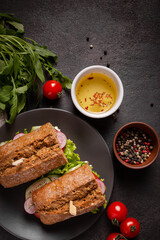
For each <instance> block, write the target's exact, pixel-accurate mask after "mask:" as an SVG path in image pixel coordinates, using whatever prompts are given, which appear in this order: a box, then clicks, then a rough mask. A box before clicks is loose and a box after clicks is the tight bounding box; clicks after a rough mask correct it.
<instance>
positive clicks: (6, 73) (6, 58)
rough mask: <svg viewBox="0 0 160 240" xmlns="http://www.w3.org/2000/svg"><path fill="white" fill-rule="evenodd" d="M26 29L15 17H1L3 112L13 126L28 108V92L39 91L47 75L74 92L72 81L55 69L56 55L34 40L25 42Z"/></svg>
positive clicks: (0, 105) (0, 90)
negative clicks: (16, 119) (45, 74)
mask: <svg viewBox="0 0 160 240" xmlns="http://www.w3.org/2000/svg"><path fill="white" fill-rule="evenodd" d="M23 35H24V27H23V25H22V23H21V21H20V20H19V19H17V18H15V17H14V16H13V14H4V13H1V14H0V109H2V110H6V111H7V113H8V116H9V118H8V119H7V120H6V122H7V123H10V124H11V123H13V121H14V120H15V118H16V116H17V114H19V113H20V112H21V111H22V110H23V109H24V108H25V106H26V97H27V93H28V91H33V90H34V89H38V79H39V80H40V81H41V82H42V83H44V82H45V77H44V72H45V71H46V72H48V73H49V75H50V77H51V78H52V79H54V80H57V81H58V82H60V83H61V85H62V88H67V89H70V88H71V83H72V82H71V80H70V79H69V78H68V77H66V76H63V74H62V73H61V72H60V71H58V70H57V69H55V68H54V67H53V64H55V63H56V62H57V55H56V54H54V53H52V52H51V51H49V50H48V49H47V47H46V46H40V45H39V44H37V43H36V42H35V41H34V40H32V39H29V38H24V37H23Z"/></svg>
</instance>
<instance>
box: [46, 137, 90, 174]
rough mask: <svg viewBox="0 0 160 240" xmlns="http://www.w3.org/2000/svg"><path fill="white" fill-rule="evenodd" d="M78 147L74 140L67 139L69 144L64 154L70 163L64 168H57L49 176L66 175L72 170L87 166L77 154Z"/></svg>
mask: <svg viewBox="0 0 160 240" xmlns="http://www.w3.org/2000/svg"><path fill="white" fill-rule="evenodd" d="M75 150H76V145H75V144H74V143H73V141H72V140H70V139H67V144H66V147H65V151H64V154H65V156H66V158H67V160H68V163H67V164H65V165H64V166H61V167H59V168H56V169H54V170H52V171H50V172H49V173H48V174H47V175H60V176H62V175H64V174H66V173H68V172H70V171H71V169H73V168H76V167H80V166H82V165H84V164H85V162H83V161H81V160H80V157H79V154H77V153H75V152H74V151H75Z"/></svg>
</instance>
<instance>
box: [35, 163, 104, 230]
mask: <svg viewBox="0 0 160 240" xmlns="http://www.w3.org/2000/svg"><path fill="white" fill-rule="evenodd" d="M32 199H33V203H34V204H35V206H36V209H37V213H38V215H39V216H40V220H41V221H42V223H44V224H46V225H51V224H55V223H57V222H61V221H64V220H66V219H68V218H71V217H73V216H77V215H81V214H84V213H87V212H90V211H92V210H93V209H95V208H98V207H100V206H102V205H104V203H105V198H104V196H103V194H102V192H101V189H100V188H99V186H98V184H97V181H96V179H95V177H94V175H93V173H92V171H91V169H90V167H89V165H88V164H85V165H83V166H81V167H79V168H78V169H76V170H74V171H72V172H69V173H67V174H65V175H63V176H62V177H60V178H59V179H57V180H55V181H53V182H51V183H48V184H47V185H45V186H44V187H42V188H41V189H37V190H36V191H34V192H33V194H32Z"/></svg>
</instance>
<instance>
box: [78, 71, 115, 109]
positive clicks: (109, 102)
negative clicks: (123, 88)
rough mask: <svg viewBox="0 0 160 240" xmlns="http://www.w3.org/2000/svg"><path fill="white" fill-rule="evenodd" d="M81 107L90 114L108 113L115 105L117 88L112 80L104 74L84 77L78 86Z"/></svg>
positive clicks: (91, 74) (92, 74)
mask: <svg viewBox="0 0 160 240" xmlns="http://www.w3.org/2000/svg"><path fill="white" fill-rule="evenodd" d="M76 97H77V100H78V102H79V104H80V106H81V107H82V108H83V109H85V110H86V111H88V112H94V113H102V112H106V111H108V110H109V109H111V107H112V106H113V105H114V103H115V101H116V98H117V88H116V85H115V83H114V82H113V80H112V79H111V78H109V77H108V76H106V75H105V74H102V73H90V74H88V75H86V76H84V77H83V78H82V79H81V80H80V81H79V83H78V84H77V86H76Z"/></svg>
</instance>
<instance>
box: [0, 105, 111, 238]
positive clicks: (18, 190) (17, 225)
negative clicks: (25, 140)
mask: <svg viewBox="0 0 160 240" xmlns="http://www.w3.org/2000/svg"><path fill="white" fill-rule="evenodd" d="M46 122H51V123H52V124H53V125H54V126H58V127H59V128H60V129H61V131H62V132H64V133H65V134H66V136H67V137H68V138H70V139H72V140H73V141H74V142H75V144H76V146H77V149H76V152H77V153H79V155H80V157H81V160H83V161H89V163H90V164H92V165H93V167H94V170H95V171H97V172H98V173H99V174H100V175H101V177H102V178H104V179H105V180H104V182H105V185H106V186H107V190H106V199H107V201H109V198H110V196H111V192H112V188H113V180H114V171H113V164H112V159H111V156H110V152H109V149H108V146H107V144H106V143H105V141H104V140H103V138H102V137H101V135H100V134H99V133H98V132H97V131H96V130H95V129H94V128H93V127H91V126H90V125H89V124H88V123H86V122H85V121H83V120H81V119H80V118H78V117H76V116H75V115H73V114H71V113H69V112H66V111H63V110H59V109H37V110H32V111H28V112H25V113H22V114H20V115H19V116H18V117H17V119H16V121H15V122H14V124H13V125H12V126H8V125H6V124H5V125H3V126H2V127H1V129H0V141H5V140H8V139H11V138H12V137H13V136H14V134H15V133H16V132H17V131H23V130H24V128H27V130H28V131H30V129H31V127H32V126H35V125H42V124H44V123H46ZM29 185H30V183H26V184H22V185H21V186H18V187H14V188H11V189H4V188H3V187H2V186H1V187H0V225H1V226H2V227H3V228H4V229H5V230H7V231H8V232H10V233H11V234H13V235H15V236H16V237H19V238H21V239H30V240H37V239H38V240H44V239H45V240H62V239H63V240H64V239H71V238H74V237H76V236H78V235H79V234H81V233H83V232H84V231H86V230H87V229H88V228H89V227H90V226H91V225H93V224H94V223H95V221H96V220H97V219H98V218H99V217H100V215H101V213H102V212H103V208H101V210H100V211H99V213H98V214H92V213H87V214H84V215H81V216H78V217H75V218H72V219H69V220H67V221H64V222H61V223H57V224H55V225H52V226H45V225H43V224H42V223H41V222H40V221H39V219H37V218H36V217H34V216H33V215H29V214H27V213H25V211H24V209H23V204H24V195H25V189H26V187H27V186H29Z"/></svg>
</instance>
